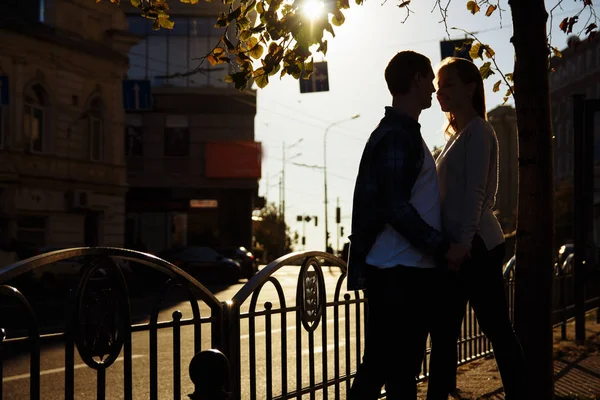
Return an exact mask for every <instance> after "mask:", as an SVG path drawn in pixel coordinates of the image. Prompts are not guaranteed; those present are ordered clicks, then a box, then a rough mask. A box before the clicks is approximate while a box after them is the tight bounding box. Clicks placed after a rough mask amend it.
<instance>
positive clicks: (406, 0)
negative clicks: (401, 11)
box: [398, 0, 410, 8]
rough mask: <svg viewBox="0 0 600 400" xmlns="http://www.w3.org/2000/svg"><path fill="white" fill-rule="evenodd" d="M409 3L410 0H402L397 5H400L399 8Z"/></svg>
mask: <svg viewBox="0 0 600 400" xmlns="http://www.w3.org/2000/svg"><path fill="white" fill-rule="evenodd" d="M409 4H410V0H404V1H403V2H402V3H400V4H398V7H400V8H402V7H406V6H407V5H409Z"/></svg>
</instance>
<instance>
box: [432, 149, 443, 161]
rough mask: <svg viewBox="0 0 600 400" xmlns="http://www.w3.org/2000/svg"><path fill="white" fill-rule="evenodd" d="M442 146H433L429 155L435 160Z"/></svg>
mask: <svg viewBox="0 0 600 400" xmlns="http://www.w3.org/2000/svg"><path fill="white" fill-rule="evenodd" d="M443 149H444V148H443V147H442V146H433V150H432V151H431V155H432V156H433V159H434V160H437V158H438V157H439V155H440V153H441V152H442V150H443Z"/></svg>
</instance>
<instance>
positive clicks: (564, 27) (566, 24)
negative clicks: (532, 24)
mask: <svg viewBox="0 0 600 400" xmlns="http://www.w3.org/2000/svg"><path fill="white" fill-rule="evenodd" d="M558 27H559V28H560V30H561V31H563V32H565V33H567V29H568V28H569V17H567V18H565V19H563V20H562V21H560V25H558Z"/></svg>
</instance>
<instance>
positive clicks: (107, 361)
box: [0, 248, 598, 399]
mask: <svg viewBox="0 0 600 400" xmlns="http://www.w3.org/2000/svg"><path fill="white" fill-rule="evenodd" d="M68 261H71V264H69V266H70V268H76V270H71V274H70V275H69V276H71V278H72V279H71V280H70V284H66V285H65V288H64V289H65V290H64V291H62V292H61V293H59V294H57V293H52V294H48V293H47V289H48V288H55V287H56V286H58V281H53V282H52V284H50V285H48V282H44V279H32V277H38V278H39V277H44V276H45V275H44V270H45V269H63V270H64V268H65V263H66V262H68ZM73 261H74V262H73ZM570 262H571V258H568V259H567V261H566V262H565V264H564V266H563V267H561V268H560V269H558V270H557V273H556V280H555V304H554V309H555V311H554V312H555V318H556V320H555V322H556V323H559V322H561V321H563V320H565V319H566V318H568V317H569V316H570V313H569V310H571V309H572V307H571V306H570V304H572V302H573V293H572V290H571V287H572V275H571V274H570V269H569V268H570V265H571V264H570ZM504 273H505V280H506V288H507V295H508V297H507V298H508V301H509V308H510V310H511V314H512V312H513V310H514V307H513V305H514V260H512V261H511V262H509V263H508V264H507V265H506V266H505V272H504ZM345 277H346V266H345V263H344V262H343V261H342V260H341V259H339V258H337V257H334V256H332V255H330V254H328V253H323V252H310V251H309V252H298V253H292V254H289V255H286V256H284V257H281V258H279V259H278V260H276V261H274V262H272V263H270V264H269V265H267V266H266V267H264V268H263V269H262V270H261V271H260V272H259V273H258V274H256V275H255V276H254V277H252V278H251V279H250V280H249V281H248V282H247V283H246V284H245V285H243V287H242V288H241V289H240V290H239V291H238V292H237V294H236V295H235V296H233V298H231V300H228V301H225V302H221V301H219V300H218V299H217V298H216V297H215V296H214V295H213V294H212V293H211V292H210V291H209V290H208V289H206V288H205V287H204V286H203V285H202V284H200V283H199V282H198V281H197V280H195V279H194V278H193V277H192V276H190V275H189V274H187V273H186V272H184V271H182V270H181V269H179V268H177V267H175V266H173V265H171V264H169V263H167V262H165V261H164V260H161V259H159V258H156V257H154V256H151V255H148V254H144V253H140V252H136V251H131V250H125V249H118V248H77V249H69V250H61V251H56V252H52V253H46V254H43V255H40V256H36V257H33V258H30V259H27V260H24V261H22V262H19V263H16V264H13V265H10V266H7V267H5V268H2V269H0V327H1V328H2V330H1V331H0V333H1V335H0V376H2V379H3V382H2V385H0V399H2V398H11V399H13V398H15V399H17V398H31V399H39V398H40V393H41V392H44V391H45V390H47V389H46V386H47V385H48V384H49V382H48V379H47V378H48V375H47V370H46V372H44V371H42V370H41V368H40V359H44V356H43V353H44V352H49V350H47V349H48V348H51V349H53V351H54V350H56V347H57V346H58V348H59V350H60V351H61V352H62V357H61V358H62V360H63V362H62V365H61V366H60V368H58V369H61V371H64V377H63V380H64V382H63V383H62V387H63V388H64V397H65V398H66V399H73V398H75V397H77V398H86V397H85V396H83V395H82V393H84V392H86V391H87V392H89V393H92V394H93V396H90V398H97V399H104V398H111V399H113V398H124V399H132V398H133V397H134V394H135V397H136V398H150V399H158V398H159V397H160V398H173V399H181V398H182V396H183V397H186V395H187V394H189V393H194V394H192V398H202V397H201V396H200V394H204V393H209V392H211V393H213V397H214V398H226V397H225V396H226V395H227V394H228V393H229V397H230V398H231V399H265V398H266V399H290V398H298V399H300V398H305V397H306V398H310V399H315V398H323V399H326V398H334V399H344V398H346V394H347V392H348V390H349V388H350V383H351V379H352V378H353V376H354V374H355V372H356V369H357V366H358V363H359V362H360V358H361V355H362V351H363V349H364V341H365V320H366V318H368V308H367V301H366V299H365V298H364V296H363V293H362V292H347V291H346V290H345ZM65 281H69V280H68V279H67V278H65V277H63V279H61V280H60V282H65ZM32 282H34V283H32ZM36 282H37V283H36ZM290 287H291V288H293V290H292V291H291V292H290V291H289V290H287V291H286V288H288V289H289V288H290ZM148 293H150V294H151V295H148ZM590 293H597V292H593V291H590ZM141 294H144V295H141ZM588 297H589V298H588V303H587V304H588V305H589V307H593V306H597V304H598V298H597V297H596V298H594V297H592V296H588ZM182 307H185V310H184V309H183V308H182ZM182 310H183V311H182ZM403 323H404V324H405V325H404V326H403V329H410V321H403ZM407 345H410V344H407ZM457 346H458V352H459V363H466V362H469V361H472V360H474V359H477V358H479V357H482V356H485V355H486V354H489V353H491V351H492V349H491V346H490V344H489V342H488V340H487V339H486V338H485V336H484V335H483V333H482V332H481V330H480V328H479V326H478V324H477V320H476V317H475V315H474V313H473V312H472V310H471V309H470V308H469V307H468V306H467V312H466V316H465V320H464V324H463V329H462V334H461V337H460V339H459V341H458V343H457ZM429 347H430V346H429ZM76 349H77V352H76V351H75V350H76ZM209 349H219V350H221V351H222V352H223V354H224V355H225V356H226V358H224V357H220V356H219V354H218V353H215V352H213V351H209ZM23 357H25V358H28V359H29V370H28V371H26V372H25V373H22V372H23V371H14V369H15V368H16V367H15V366H16V365H17V361H18V360H22V359H23ZM223 359H224V360H225V361H224V362H225V363H227V360H228V364H227V366H226V367H223V365H225V364H223ZM219 360H220V361H219ZM80 361H81V362H80ZM207 364H210V368H209V366H208V365H207ZM216 364H218V365H220V370H219V371H221V372H222V373H220V374H217V373H215V371H217V370H215V369H214V368H212V367H213V366H214V365H216ZM428 364H429V349H428V350H427V352H426V354H425V361H424V364H423V369H422V374H421V379H424V378H425V377H426V376H427V374H428ZM83 368H87V369H89V370H90V371H92V372H93V373H94V374H95V376H94V377H93V378H94V379H93V380H90V377H89V375H86V374H83V373H80V371H82V369H83ZM56 370H57V368H53V369H51V371H53V372H56ZM76 370H77V371H78V372H77V374H76V373H75V371H76ZM224 370H226V371H227V373H224V372H223V371H224ZM210 371H212V372H210ZM17 372H19V373H17ZM188 373H189V378H188V377H187V376H188ZM108 374H110V380H107V376H108ZM115 374H117V375H118V378H117V380H115V378H114V376H115ZM224 375H226V379H225V378H224V377H223V376H224ZM53 376H56V375H53ZM203 377H204V378H203ZM22 378H23V379H22ZM41 378H43V379H41ZM44 379H46V381H44ZM25 380H27V381H28V383H29V388H28V390H29V393H27V394H24V392H23V387H24V385H23V384H22V383H23V382H24V381H25ZM90 382H93V386H92V385H91V384H90ZM109 382H110V383H109ZM115 382H118V384H115ZM51 383H52V385H54V386H56V382H55V380H53V382H51ZM17 385H18V387H17ZM76 392H77V395H76ZM134 392H135V393H134ZM3 396H4V397H3ZM18 396H21V397H18Z"/></svg>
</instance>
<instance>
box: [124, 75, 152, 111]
mask: <svg viewBox="0 0 600 400" xmlns="http://www.w3.org/2000/svg"><path fill="white" fill-rule="evenodd" d="M123 107H125V109H126V110H130V111H142V110H149V109H151V108H152V88H151V86H150V81H149V80H124V81H123Z"/></svg>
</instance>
